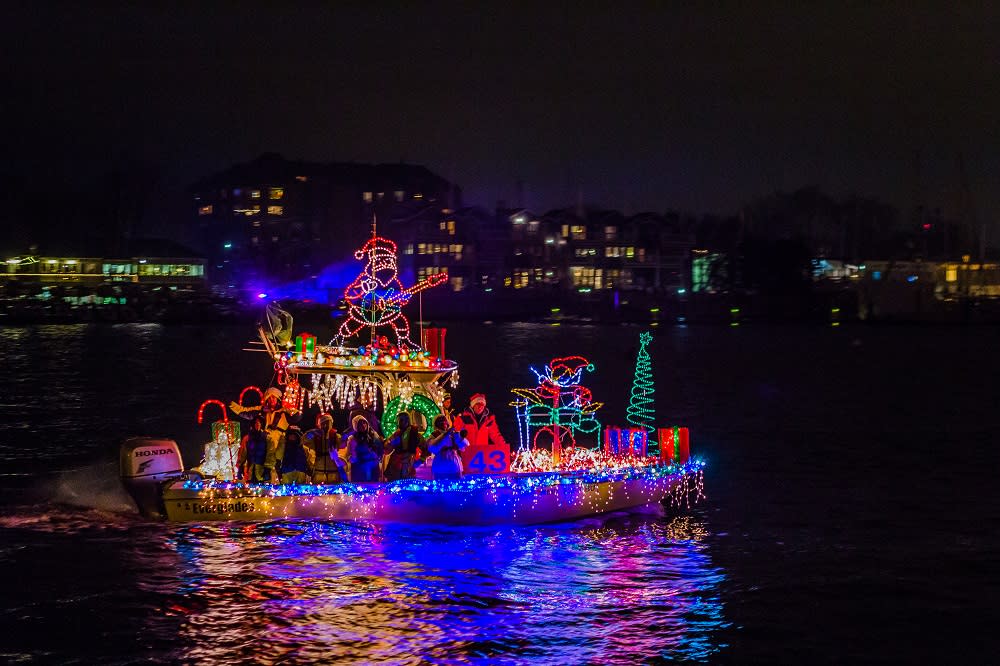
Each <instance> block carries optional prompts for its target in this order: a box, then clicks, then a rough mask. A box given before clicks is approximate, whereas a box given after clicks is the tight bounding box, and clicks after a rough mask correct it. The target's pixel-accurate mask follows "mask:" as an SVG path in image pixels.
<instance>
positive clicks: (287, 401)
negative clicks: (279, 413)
mask: <svg viewBox="0 0 1000 666" xmlns="http://www.w3.org/2000/svg"><path fill="white" fill-rule="evenodd" d="M305 397H306V392H305V391H304V390H303V389H302V386H301V385H300V384H299V381H298V380H297V379H292V380H291V381H290V382H288V384H287V385H286V386H285V392H284V393H283V394H282V396H281V406H282V407H284V408H285V409H287V410H290V411H296V412H301V411H302V403H303V402H304V401H305Z"/></svg>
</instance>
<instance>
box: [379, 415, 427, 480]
mask: <svg viewBox="0 0 1000 666" xmlns="http://www.w3.org/2000/svg"><path fill="white" fill-rule="evenodd" d="M396 424H397V426H398V427H397V429H396V432H394V433H392V435H391V436H390V437H389V438H388V439H387V440H386V442H385V443H386V448H387V449H389V451H390V452H391V453H390V455H389V462H388V463H387V464H386V466H385V480H386V481H396V480H398V479H412V478H414V477H415V476H416V471H415V470H414V467H413V463H414V462H415V461H416V459H417V456H418V455H419V453H420V450H421V449H423V448H424V437H423V435H421V434H420V428H418V427H417V426H416V425H414V424H413V423H412V419H411V418H410V415H409V414H407V413H406V412H400V413H399V414H398V415H397V416H396Z"/></svg>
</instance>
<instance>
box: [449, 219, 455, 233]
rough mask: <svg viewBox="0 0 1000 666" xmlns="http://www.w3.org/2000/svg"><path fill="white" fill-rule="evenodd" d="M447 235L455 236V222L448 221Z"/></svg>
mask: <svg viewBox="0 0 1000 666" xmlns="http://www.w3.org/2000/svg"><path fill="white" fill-rule="evenodd" d="M448 235H449V236H454V235H455V220H448Z"/></svg>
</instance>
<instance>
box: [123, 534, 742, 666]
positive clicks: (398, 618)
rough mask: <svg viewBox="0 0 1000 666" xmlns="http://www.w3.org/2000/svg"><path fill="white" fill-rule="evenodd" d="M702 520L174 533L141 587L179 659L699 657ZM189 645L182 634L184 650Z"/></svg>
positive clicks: (705, 627)
mask: <svg viewBox="0 0 1000 666" xmlns="http://www.w3.org/2000/svg"><path fill="white" fill-rule="evenodd" d="M706 535H707V529H706V526H705V524H704V522H703V520H702V519H701V518H698V517H683V518H676V519H674V520H668V519H665V518H661V517H659V516H635V515H630V516H623V517H618V518H613V519H611V520H609V521H607V522H602V521H599V520H593V521H585V522H580V523H575V524H571V525H561V526H546V527H528V528H504V529H499V530H498V529H482V530H445V529H439V528H422V527H407V526H374V525H349V524H337V523H311V522H309V523H307V522H278V523H268V524H256V525H224V526H212V527H202V526H186V527H175V528H171V533H170V534H169V537H168V539H167V541H166V550H164V551H160V552H159V553H158V554H155V555H154V554H152V553H149V552H148V551H147V552H145V553H144V554H143V555H142V557H150V556H152V557H154V558H155V559H157V560H159V564H161V565H162V564H166V562H164V560H163V558H167V559H170V560H174V562H171V563H170V565H171V566H167V567H160V570H161V571H169V570H172V571H173V573H174V575H173V576H166V577H164V576H159V577H157V578H152V579H148V580H147V581H146V586H147V589H146V590H145V591H147V592H151V593H155V594H156V595H158V596H159V598H161V599H162V600H163V603H162V606H161V609H160V610H161V614H158V616H157V617H156V618H155V619H154V620H152V621H151V623H152V625H154V626H151V627H148V629H151V630H152V631H154V633H156V634H159V635H160V636H162V637H163V638H166V636H167V635H169V634H172V635H173V637H174V640H175V641H177V642H175V645H177V649H179V650H181V651H182V653H181V654H176V656H177V657H178V658H179V659H181V660H184V661H198V662H213V663H214V662H221V661H223V660H232V659H233V658H237V659H251V660H254V661H258V662H260V663H274V662H278V661H289V660H291V661H298V660H301V661H307V660H314V659H315V660H330V659H334V658H338V659H343V658H350V659H356V660H359V661H364V662H377V661H391V662H393V663H417V662H426V661H427V660H431V661H434V662H458V663H462V662H467V661H479V660H484V659H485V660H489V661H491V662H498V661H499V662H503V661H513V660H524V659H531V660H533V661H539V662H543V663H586V662H597V661H599V662H601V663H616V662H622V663H625V662H629V663H634V662H635V661H637V660H641V659H646V658H651V657H658V656H659V657H665V658H670V659H705V658H708V657H710V656H711V655H712V654H714V653H715V652H717V651H718V650H719V649H721V647H722V646H721V645H720V644H719V638H718V634H719V631H720V629H722V628H724V627H725V626H726V623H725V619H724V617H723V608H722V602H721V600H720V597H719V587H720V585H721V584H722V582H723V580H724V575H723V573H722V572H721V571H720V570H719V569H718V568H716V567H713V566H712V563H711V561H710V560H709V557H708V554H707V551H706V546H705V544H704V538H705V536H706ZM178 639H179V640H178Z"/></svg>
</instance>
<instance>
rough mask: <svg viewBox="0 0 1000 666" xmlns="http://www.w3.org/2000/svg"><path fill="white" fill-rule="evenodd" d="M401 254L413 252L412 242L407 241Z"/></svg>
mask: <svg viewBox="0 0 1000 666" xmlns="http://www.w3.org/2000/svg"><path fill="white" fill-rule="evenodd" d="M403 254H413V243H407V244H406V249H405V250H404V251H403Z"/></svg>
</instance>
